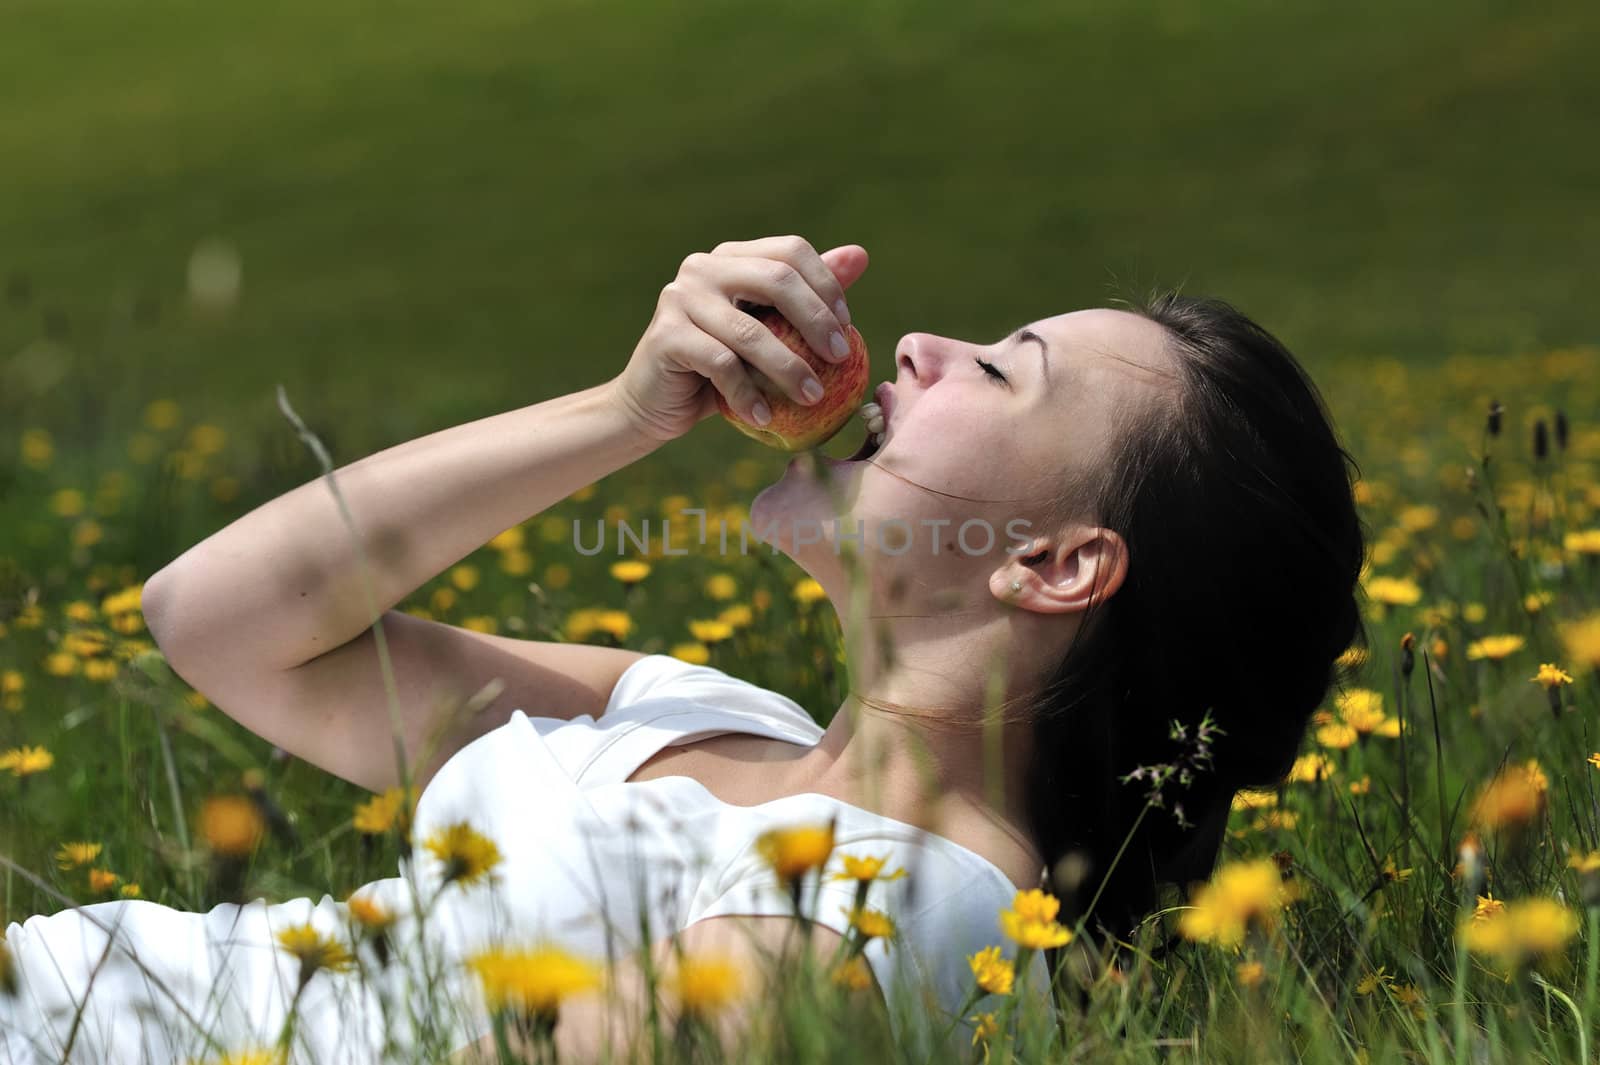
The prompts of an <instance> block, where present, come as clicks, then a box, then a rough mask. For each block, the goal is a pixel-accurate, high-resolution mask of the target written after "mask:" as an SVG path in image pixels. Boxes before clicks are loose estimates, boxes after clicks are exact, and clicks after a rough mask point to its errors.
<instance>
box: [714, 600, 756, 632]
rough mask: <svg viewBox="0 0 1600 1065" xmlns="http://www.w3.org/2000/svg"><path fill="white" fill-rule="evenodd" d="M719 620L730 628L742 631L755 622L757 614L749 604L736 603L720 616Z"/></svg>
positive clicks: (718, 616)
mask: <svg viewBox="0 0 1600 1065" xmlns="http://www.w3.org/2000/svg"><path fill="white" fill-rule="evenodd" d="M717 620H718V621H720V622H722V623H723V624H724V625H727V626H729V627H730V628H735V629H742V628H744V627H745V626H747V625H749V624H750V623H751V622H752V621H754V620H755V612H754V611H752V610H751V609H750V605H749V604H748V603H735V604H733V605H732V606H730V607H728V608H727V609H726V610H724V611H723V612H722V613H720V614H718V615H717Z"/></svg>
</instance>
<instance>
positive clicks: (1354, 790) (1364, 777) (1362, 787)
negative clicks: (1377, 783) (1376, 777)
mask: <svg viewBox="0 0 1600 1065" xmlns="http://www.w3.org/2000/svg"><path fill="white" fill-rule="evenodd" d="M1371 791H1372V777H1371V776H1369V775H1368V774H1366V773H1363V774H1361V779H1360V780H1352V781H1351V782H1350V794H1352V795H1366V794H1368V793H1369V792H1371Z"/></svg>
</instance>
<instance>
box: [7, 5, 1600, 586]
mask: <svg viewBox="0 0 1600 1065" xmlns="http://www.w3.org/2000/svg"><path fill="white" fill-rule="evenodd" d="M0 18H3V21H4V24H5V32H3V33H0V84H3V86H4V92H3V98H4V99H5V101H6V102H7V106H6V107H5V108H4V110H3V113H0V159H3V160H4V164H3V166H0V275H3V276H4V279H5V293H4V302H3V304H0V371H3V378H0V384H3V393H0V395H3V398H0V420H3V421H4V422H5V425H6V431H5V432H4V433H3V434H0V459H3V463H0V470H3V471H4V472H3V474H0V490H3V489H5V488H15V486H16V482H17V479H18V476H19V473H18V466H17V463H16V456H17V449H18V442H17V437H18V428H19V427H21V426H29V425H38V426H44V427H47V428H49V429H50V431H51V432H53V433H54V434H55V438H56V440H57V444H58V448H59V450H60V456H59V461H60V462H62V463H64V464H65V466H64V467H62V468H63V469H65V470H67V471H71V470H73V469H75V468H77V469H81V470H82V471H83V472H84V474H85V476H88V475H90V474H92V473H93V472H94V471H95V470H97V469H99V468H101V467H103V466H109V465H114V464H120V463H122V462H123V461H124V459H123V458H122V455H121V452H122V449H123V448H124V446H125V443H124V442H125V440H126V435H127V433H128V431H129V430H130V429H133V428H135V427H136V426H137V422H138V418H139V412H140V411H141V410H142V409H143V407H144V405H145V404H146V403H147V402H149V401H150V400H152V399H155V398H157V397H170V398H173V399H176V400H177V401H178V402H179V403H180V404H181V405H182V408H183V411H184V416H185V418H194V419H203V420H206V421H211V422H215V423H218V424H221V425H224V426H226V427H228V429H229V432H230V436H231V439H232V441H234V442H235V444H236V445H237V447H238V449H239V450H238V453H237V454H236V455H235V456H234V459H233V461H234V462H235V464H236V465H239V466H240V467H242V468H243V469H245V470H246V471H247V477H246V481H245V490H244V492H243V494H242V495H241V497H240V498H239V500H238V501H237V504H236V506H235V508H234V509H235V510H237V511H238V512H241V513H242V512H243V511H244V510H246V509H249V507H251V506H253V505H255V504H256V503H259V502H261V501H262V500H263V499H264V498H266V497H268V493H272V492H276V491H281V490H283V489H285V488H287V487H289V486H291V485H292V484H294V483H298V482H299V481H302V480H305V479H307V478H308V477H310V476H313V475H314V473H315V468H314V466H313V465H312V464H311V460H310V458H309V456H308V455H306V454H305V453H304V450H303V448H301V446H300V445H299V443H298V441H297V440H296V439H295V438H294V436H293V433H292V431H291V429H290V427H289V425H288V424H287V422H286V421H285V420H284V419H283V417H282V415H281V414H280V413H279V412H278V410H277V407H276V402H275V398H274V386H275V385H276V384H278V383H281V384H283V385H284V387H285V388H286V390H287V394H288V396H289V399H290V401H291V403H293V404H294V405H295V407H296V409H297V410H298V412H299V413H300V414H301V415H302V416H303V417H304V418H305V419H306V420H307V422H308V423H309V424H310V425H311V426H312V428H313V429H315V430H317V431H318V432H319V433H321V434H323V435H324V438H325V439H326V440H327V442H328V443H329V445H330V447H331V448H332V450H333V455H334V460H335V462H336V463H340V464H342V463H345V462H349V461H353V460H354V459H356V458H358V457H360V456H361V455H363V454H366V453H369V452H370V451H373V450H376V449H379V448H381V447H385V446H388V445H390V444H394V443H398V442H400V441H402V440H404V439H408V438H410V437H413V436H416V435H419V434H421V433H424V432H429V431H432V430H434V429H438V428H443V427H445V426H447V425H450V424H454V423H457V422H461V421H466V420H470V419H473V418H477V417H482V416H485V415H488V414H491V413H497V412H499V411H501V410H506V409H509V408H511V407H515V406H522V405H526V404H531V403H535V402H538V401H540V400H544V399H548V398H550V397H552V396H555V395H558V394H561V393H563V392H567V391H571V390H574V389H577V388H582V387H586V386H588V385H591V384H595V383H597V382H599V381H601V380H604V379H606V378H608V377H610V376H611V375H613V374H614V373H615V372H617V371H618V370H620V369H621V368H622V366H623V365H624V364H625V362H626V360H627V358H628V356H629V354H630V353H631V351H632V349H633V346H634V344H635V343H636V342H637V340H638V338H639V335H640V333H641V332H642V331H643V329H644V327H645V326H646V325H647V323H648V322H649V320H650V317H651V314H652V311H653V308H654V305H655V300H656V297H657V295H658V293H659V290H660V288H661V286H662V285H663V284H665V283H666V282H667V281H669V280H671V278H672V277H673V275H674V273H675V272H676V269H677V267H678V264H679V263H680V261H681V260H682V259H683V257H684V256H685V255H687V254H688V253H689V252H692V251H695V250H709V249H710V248H712V247H713V246H715V245H716V244H718V243H720V242H722V241H725V240H742V239H752V238H755V237H760V236H766V235H773V234H782V233H791V232H792V233H799V234H801V235H803V236H805V237H806V238H807V239H809V240H810V241H811V242H812V243H813V244H814V245H816V247H817V248H818V249H819V250H820V249H825V248H828V247H832V246H834V245H837V244H843V243H852V242H853V243H860V244H862V245H864V246H865V247H866V248H867V249H868V251H869V252H870V253H871V256H872V265H871V267H870V269H869V270H868V272H867V274H866V275H865V276H864V277H863V279H862V280H861V281H860V282H859V283H858V284H857V285H856V286H855V288H854V289H853V290H852V298H851V307H852V313H853V315H854V318H855V322H856V324H857V326H858V327H859V328H860V329H861V331H862V333H863V334H864V336H865V337H866V339H867V341H868V343H869V345H870V347H871V349H872V350H873V352H874V363H875V365H874V374H875V379H881V378H882V377H884V376H886V375H888V374H890V373H892V366H891V362H892V352H893V350H894V345H895V343H896V341H897V340H898V338H899V337H901V336H902V335H904V334H905V333H907V332H910V331H930V332H937V333H942V334H945V335H951V336H959V337H964V338H967V339H973V340H978V341H984V342H987V341H989V340H993V339H997V338H998V337H999V336H1001V335H1003V334H1004V332H1006V331H1008V330H1009V329H1011V328H1012V327H1014V326H1015V325H1017V324H1018V323H1020V322H1023V321H1027V320H1031V319H1034V318H1039V317H1044V316H1047V315H1051V314H1057V313H1060V312H1062V311H1065V310H1071V309H1075V308H1079V307H1085V306H1094V305H1100V304H1104V303H1105V302H1107V300H1108V299H1109V298H1111V297H1113V296H1118V295H1132V294H1135V293H1138V292H1143V291H1145V290H1147V289H1148V288H1149V287H1151V286H1152V285H1157V284H1160V285H1181V286H1182V287H1183V288H1184V290H1185V291H1188V292H1193V293H1207V294H1214V295H1219V296H1222V297H1224V298H1226V299H1229V300H1231V301H1233V302H1235V303H1237V304H1238V305H1239V306H1241V307H1242V308H1243V309H1244V310H1246V311H1247V313H1250V314H1252V315H1253V316H1255V317H1256V318H1257V319H1258V320H1259V321H1260V322H1261V323H1263V324H1264V325H1265V326H1266V327H1267V328H1268V329H1270V330H1272V331H1274V332H1276V333H1277V334H1278V335H1279V336H1280V337H1282V338H1283V339H1284V340H1285V341H1286V342H1287V343H1288V345H1289V347H1290V348H1291V350H1293V351H1295V352H1296V353H1297V355H1298V356H1299V357H1300V358H1301V360H1302V361H1303V362H1304V363H1305V364H1306V365H1307V366H1308V368H1310V369H1311V371H1312V373H1313V376H1315V374H1316V370H1317V368H1318V367H1319V366H1328V365H1331V364H1332V363H1334V362H1336V361H1340V360H1349V359H1365V358H1374V357H1398V358H1403V359H1407V360H1411V359H1415V360H1430V359H1438V358H1440V357H1441V356H1445V355H1448V354H1451V353H1454V352H1473V353H1504V354H1505V355H1506V356H1508V357H1511V356H1514V355H1516V354H1517V353H1519V352H1523V351H1529V350H1534V349H1548V348H1551V347H1558V346H1562V345H1568V344H1576V343H1592V342H1593V341H1594V340H1595V339H1596V335H1597V329H1596V315H1595V312H1594V310H1593V308H1594V306H1595V301H1594V296H1593V293H1591V292H1588V291H1585V289H1584V288H1583V287H1581V286H1585V285H1592V284H1593V283H1594V271H1593V263H1594V260H1595V254H1596V248H1600V213H1597V212H1596V211H1595V210H1594V209H1593V205H1594V199H1593V197H1594V191H1595V189H1596V188H1600V141H1597V138H1596V136H1595V126H1594V124H1593V119H1594V117H1595V110H1594V109H1595V101H1596V99H1597V98H1600V93H1597V91H1596V90H1597V88H1600V79H1597V77H1596V75H1595V73H1594V55H1595V53H1596V46H1597V44H1600V6H1597V5H1594V4H1592V3H1584V4H1579V3H1569V4H1550V3H1537V2H1536V3H1519V4H1515V5H1513V4H1510V3H1498V4H1458V3H1450V4H1446V3H1438V2H1426V3H1419V2H1401V3H1382V4H1349V3H1344V4H1338V5H1334V4H1300V3H1276V2H1275V3H1266V2H1253V0H1215V2H1211V3H1207V4H1196V3H1190V2H1182V3H1180V2H1138V3H1128V2H1118V3H1084V2H1079V3H1061V2H1049V3H1045V2H1036V0H1012V2H1008V3H1005V4H943V3H924V4H911V3H902V2H894V3H889V2H881V0H865V2H864V0H851V2H849V3H837V2H822V0H808V2H806V3H792V4H773V5H750V4H745V3H740V4H735V3H731V2H716V3H712V2H696V3H693V4H687V5H665V4H644V3H621V2H614V0H605V2H598V0H597V2H573V0H566V2H548V0H539V2H536V3H508V2H487V0H460V2H455V3H452V4H450V5H443V4H437V3H414V2H394V3H387V4H384V5H381V6H379V5H372V4H359V3H348V2H337V0H316V2H315V3H311V2H306V0H287V2H284V3H279V4H273V5H241V4H225V5H217V4H202V3H194V2H185V3H179V2H171V0H160V2H151V3H144V4H138V5H133V4H126V3H110V2H104V0H79V2H76V3H73V4H70V5H62V4H57V3H50V2H45V0H4V2H3V3H0ZM207 247H210V248H218V249H221V253H222V259H221V267H222V270H221V272H222V273H223V274H224V275H226V273H227V267H228V264H229V259H228V256H237V259H236V262H237V264H238V267H239V271H240V272H239V275H238V278H239V283H238V288H237V299H236V301H235V302H233V303H232V304H231V306H218V307H213V308H212V309H211V310H209V311H208V310H207V309H206V307H205V306H203V305H198V304H197V303H196V302H195V299H194V294H193V292H192V291H191V280H190V277H189V271H190V268H191V264H192V261H193V257H194V256H195V253H196V250H197V249H202V248H207ZM201 259H202V261H204V255H202V256H201ZM202 273H204V271H202ZM215 273H216V266H215V264H214V265H213V269H212V274H210V275H206V276H202V277H200V278H199V279H198V281H199V283H200V284H201V285H202V288H203V285H204V283H205V281H206V277H207V276H210V277H213V279H214V277H215ZM222 280H223V283H224V284H223V287H224V288H226V287H227V286H226V281H227V278H226V276H224V277H223V279H222ZM202 294H203V292H202ZM222 302H223V303H226V302H227V301H226V300H223V301H222ZM850 443H851V445H852V446H853V444H854V441H853V440H852V441H850ZM734 450H736V451H737V452H738V453H739V454H740V455H741V456H749V457H755V458H758V459H761V460H763V461H765V460H767V459H768V458H769V457H773V456H769V455H768V454H765V453H763V452H762V449H761V448H759V446H757V445H755V444H754V443H752V442H750V441H747V440H745V439H744V438H743V437H741V436H739V435H738V434H736V433H735V432H734V431H733V430H732V429H731V428H729V427H727V426H724V425H721V424H720V423H718V422H716V421H715V420H713V421H709V422H707V423H705V424H704V425H703V426H701V427H700V428H699V429H697V430H696V432H695V433H693V434H691V435H690V436H689V437H688V438H685V439H684V440H682V441H678V442H675V443H674V444H672V445H670V446H669V447H668V448H665V449H663V450H662V451H661V452H658V453H657V456H656V457H654V458H652V460H651V462H652V463H663V464H666V466H667V467H669V468H670V467H672V466H674V465H678V464H681V465H683V466H684V467H693V466H698V467H699V468H701V469H702V470H703V468H704V464H705V463H706V462H708V461H723V460H724V457H725V456H727V455H729V454H731V453H732V452H733V451H734ZM830 450H832V449H831V448H830ZM845 450H848V448H846V449H845ZM113 456H114V458H113ZM660 468H661V467H659V466H658V467H657V469H660ZM777 468H778V466H777V465H774V467H773V469H774V472H776V470H777ZM24 475H25V474H24ZM5 494H6V495H7V496H9V497H10V499H11V500H12V503H11V504H8V509H9V507H10V506H14V505H16V504H15V501H16V500H17V499H18V498H20V497H19V496H18V494H17V493H16V492H14V491H11V492H6V493H5ZM0 498H4V496H0ZM170 510H171V508H170V507H169V508H168V511H170ZM16 517H18V515H17V513H16V511H12V518H9V519H7V520H5V521H3V522H0V540H4V541H13V540H15V539H16V534H17V530H18V525H19V523H18V522H17V521H16V520H12V519H14V518H16ZM147 518H148V520H147V521H146V522H145V525H144V526H143V527H144V529H145V531H146V535H144V536H143V537H142V538H141V539H140V540H139V542H138V543H137V544H132V545H129V546H130V550H132V551H134V552H136V553H138V554H140V555H141V557H138V558H137V559H130V560H131V561H137V562H138V563H139V565H140V570H141V574H146V573H148V572H150V571H151V570H152V569H153V568H155V567H156V566H158V565H159V564H161V563H163V562H165V561H166V560H167V559H168V558H170V557H171V556H172V555H174V554H176V553H177V552H178V551H180V550H181V549H182V548H184V547H186V546H188V544H189V543H192V542H193V541H194V540H195V539H197V538H199V537H201V536H203V535H205V534H206V533H207V532H209V531H210V530H211V529H213V528H215V527H216V519H215V516H214V515H203V516H199V517H197V518H196V519H195V520H193V521H186V519H184V518H183V517H182V515H177V516H174V515H173V514H172V513H170V512H168V513H158V512H156V511H152V512H151V513H150V514H149V515H147ZM5 546H15V545H14V544H10V545H8V544H6V543H0V547H5ZM25 554H26V552H25Z"/></svg>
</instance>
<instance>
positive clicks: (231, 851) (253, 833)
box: [200, 795, 267, 858]
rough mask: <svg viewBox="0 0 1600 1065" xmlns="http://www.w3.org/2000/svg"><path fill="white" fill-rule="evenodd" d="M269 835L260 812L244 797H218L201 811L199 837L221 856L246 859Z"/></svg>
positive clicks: (211, 800)
mask: <svg viewBox="0 0 1600 1065" xmlns="http://www.w3.org/2000/svg"><path fill="white" fill-rule="evenodd" d="M266 831H267V823H266V819H265V818H263V817H262V816H261V810H260V808H259V807H258V806H257V805H256V804H255V803H254V802H252V801H251V800H250V799H249V798H248V797H246V796H244V795H216V796H213V797H211V798H209V799H207V800H206V801H205V805H203V806H202V807H201V808H200V836H201V838H202V839H204V840H205V841H206V843H207V844H208V845H209V846H210V847H211V849H212V850H214V851H216V852H217V853H218V854H224V855H228V856H230V857H235V858H237V857H242V856H244V855H247V854H249V853H250V852H251V851H253V850H255V849H256V848H257V847H258V846H260V845H261V840H262V837H264V836H265V835H266Z"/></svg>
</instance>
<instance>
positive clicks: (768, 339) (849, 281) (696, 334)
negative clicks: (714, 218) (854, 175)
mask: <svg viewBox="0 0 1600 1065" xmlns="http://www.w3.org/2000/svg"><path fill="white" fill-rule="evenodd" d="M866 269H867V252H866V249H865V248H863V247H861V245H859V244H845V245H842V246H840V247H837V248H831V249H829V250H828V251H826V252H823V253H822V254H821V255H818V254H817V252H816V251H815V250H814V249H813V248H812V247H811V245H810V244H809V243H808V242H807V241H805V240H804V239H802V238H800V237H795V236H787V237H765V238H763V239H761V240H748V241H728V242H725V243H722V244H718V245H717V246H716V247H715V248H713V249H712V250H711V251H710V252H698V251H697V252H694V253H693V254H691V255H690V256H689V257H688V258H686V259H684V260H683V263H682V265H680V266H679V267H678V276H677V277H675V278H673V279H672V280H671V281H669V282H667V284H666V286H665V287H663V288H662V290H661V298H660V299H659V300H658V301H657V303H656V313H655V316H654V317H653V318H651V319H650V325H649V326H648V327H647V328H646V329H645V331H644V336H643V337H642V338H640V340H639V344H638V346H637V347H635V348H634V349H633V355H632V357H631V358H630V359H629V360H628V365H627V366H625V367H623V369H622V372H621V373H620V374H618V375H617V376H616V377H615V378H613V379H612V381H611V382H610V385H611V389H612V394H613V396H614V398H615V399H616V401H617V402H618V403H620V404H622V406H623V409H624V410H625V411H627V413H628V415H629V417H630V418H631V419H632V420H633V421H634V423H635V424H636V425H637V426H638V427H639V429H640V431H641V432H643V433H645V434H646V435H648V436H649V437H651V438H652V439H654V440H659V441H662V442H665V441H668V440H674V439H676V438H678V437H680V436H682V435H683V434H685V433H687V432H688V431H689V430H690V429H692V428H694V426H695V425H696V424H697V423H698V422H700V421H701V420H703V419H705V418H707V417H709V416H710V415H712V414H715V413H717V401H716V393H717V392H721V393H722V395H723V396H724V397H725V398H726V399H727V401H728V403H729V405H730V406H732V407H733V409H734V410H735V411H737V412H738V413H739V414H740V416H742V417H744V418H747V419H749V420H750V421H752V422H755V423H756V424H762V422H761V419H760V418H759V417H758V416H757V412H756V410H755V406H756V404H757V402H759V401H760V399H761V392H760V391H759V390H758V389H757V388H756V386H755V383H754V382H753V381H751V379H750V368H751V367H755V368H757V369H759V370H760V371H761V372H762V373H763V374H765V375H766V376H767V377H769V378H771V379H772V381H774V382H775V383H776V384H778V385H779V386H780V387H781V388H782V389H783V390H784V391H785V392H787V393H788V394H789V395H790V396H792V397H794V400H795V402H797V403H803V404H806V405H808V406H809V405H810V403H811V401H810V400H808V399H806V398H805V396H804V395H803V394H802V392H801V387H802V386H803V385H804V384H805V383H806V382H807V381H808V380H815V379H816V377H815V375H814V374H813V373H812V372H811V367H809V366H807V365H806V362H805V360H804V359H802V358H800V357H799V356H798V355H796V354H795V353H794V352H792V351H790V350H789V349H788V347H787V346H785V345H784V343H783V342H782V341H780V340H779V339H778V338H777V337H776V336H774V335H773V334H772V331H771V330H769V329H768V328H767V327H766V326H764V325H762V324H761V322H760V321H758V320H757V319H756V318H754V317H752V316H751V315H748V314H746V313H745V312H744V311H743V310H741V309H740V308H739V306H738V305H737V303H738V301H741V300H742V301H745V302H748V303H752V304H760V305H764V306H768V307H776V308H777V309H778V311H779V312H780V313H781V314H782V315H783V316H784V317H785V318H787V319H788V320H789V321H790V322H793V323H794V325H795V326H796V328H798V329H799V330H800V332H801V334H802V335H803V336H804V337H805V338H806V341H807V342H808V343H809V344H810V345H811V347H812V348H813V349H815V350H816V352H817V353H818V354H819V355H821V356H822V357H823V358H824V359H827V360H829V361H830V362H834V361H838V359H839V356H837V355H835V354H834V353H833V348H832V345H831V343H830V342H829V337H830V334H832V333H833V332H835V331H838V332H839V333H840V334H841V335H843V334H844V327H845V325H847V324H849V311H848V309H845V305H844V290H845V289H847V288H849V287H850V286H851V285H853V284H855V282H856V279H857V278H859V277H860V276H861V275H862V274H863V273H865V272H866ZM836 308H838V309H840V310H843V311H844V317H843V318H842V319H841V317H840V314H839V310H836ZM747 364H748V365H747Z"/></svg>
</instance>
